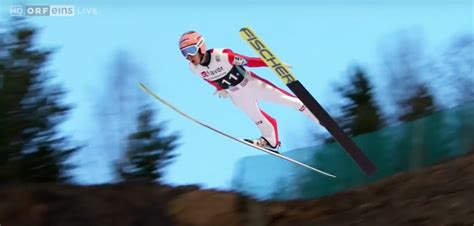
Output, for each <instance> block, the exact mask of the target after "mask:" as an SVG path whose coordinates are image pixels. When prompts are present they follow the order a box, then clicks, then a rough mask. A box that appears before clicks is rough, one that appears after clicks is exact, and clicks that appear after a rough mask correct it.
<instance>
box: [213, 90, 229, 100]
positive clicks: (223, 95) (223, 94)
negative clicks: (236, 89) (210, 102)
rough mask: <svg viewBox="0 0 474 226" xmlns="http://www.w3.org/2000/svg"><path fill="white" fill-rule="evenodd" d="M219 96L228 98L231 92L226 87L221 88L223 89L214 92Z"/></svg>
mask: <svg viewBox="0 0 474 226" xmlns="http://www.w3.org/2000/svg"><path fill="white" fill-rule="evenodd" d="M216 94H217V96H218V97H219V98H227V97H229V93H228V92H227V91H226V90H225V89H221V90H216V91H215V92H214V95H216Z"/></svg>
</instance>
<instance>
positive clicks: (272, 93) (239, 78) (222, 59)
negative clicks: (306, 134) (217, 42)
mask: <svg viewBox="0 0 474 226" xmlns="http://www.w3.org/2000/svg"><path fill="white" fill-rule="evenodd" d="M244 66H247V67H266V66H267V65H266V64H265V62H264V61H263V60H262V59H260V58H253V57H247V56H243V55H240V54H237V53H234V52H232V50H230V49H210V50H207V54H205V59H204V60H203V61H202V63H201V64H199V65H194V64H192V63H189V67H190V69H191V71H192V72H193V73H194V74H196V75H199V76H200V77H201V78H202V79H204V80H205V81H207V82H208V83H210V84H211V85H213V86H214V87H215V88H216V89H217V90H225V91H227V92H228V94H229V96H230V98H231V100H232V102H233V103H234V105H235V106H237V107H238V108H239V109H240V110H242V111H243V112H244V113H245V114H247V115H248V117H250V119H252V121H253V122H254V123H255V124H256V125H257V127H258V128H259V129H260V132H261V134H262V137H263V138H265V139H266V140H267V142H268V143H269V144H270V145H271V146H274V147H275V146H277V144H278V143H279V139H278V128H277V122H276V120H275V119H274V118H273V117H271V116H270V115H268V114H267V113H265V112H264V111H263V110H261V109H260V108H259V106H258V102H259V101H261V100H263V101H269V102H273V103H277V104H281V105H285V106H288V107H291V108H293V109H296V110H298V111H301V112H303V113H304V114H306V115H307V116H308V117H309V118H311V119H312V120H313V121H315V122H316V123H318V124H319V121H318V119H317V118H316V117H314V115H313V114H312V113H311V112H310V111H309V110H308V109H307V108H306V107H305V106H304V105H303V103H302V102H301V101H300V100H299V99H298V98H297V97H295V96H293V95H292V94H290V93H288V92H286V91H284V90H282V89H280V88H278V87H277V86H275V85H273V84H272V83H270V82H269V81H267V80H265V79H263V78H261V77H259V76H257V75H256V74H255V73H253V72H251V71H249V70H247V69H246V68H244Z"/></svg>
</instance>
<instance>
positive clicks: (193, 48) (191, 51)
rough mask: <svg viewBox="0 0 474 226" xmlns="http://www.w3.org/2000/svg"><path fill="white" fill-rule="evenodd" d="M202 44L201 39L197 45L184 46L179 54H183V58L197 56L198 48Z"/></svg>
mask: <svg viewBox="0 0 474 226" xmlns="http://www.w3.org/2000/svg"><path fill="white" fill-rule="evenodd" d="M203 43H204V40H203V39H202V38H201V39H200V40H199V42H198V43H196V44H194V45H190V46H186V47H184V48H182V49H181V54H183V56H184V57H188V55H189V56H194V55H196V54H197V52H198V51H199V48H201V45H202V44H203Z"/></svg>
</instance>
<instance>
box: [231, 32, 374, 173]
mask: <svg viewBox="0 0 474 226" xmlns="http://www.w3.org/2000/svg"><path fill="white" fill-rule="evenodd" d="M240 36H241V37H242V39H244V40H245V41H246V42H247V43H248V44H249V45H250V47H252V49H253V50H254V51H255V52H256V53H257V54H258V55H260V56H261V58H262V59H263V60H264V61H265V63H266V64H267V65H268V66H269V67H270V68H271V69H272V71H273V72H274V73H275V74H277V75H278V77H279V78H280V79H281V80H282V81H283V83H285V84H286V85H287V86H288V88H290V90H291V91H292V92H293V93H294V94H295V95H296V96H297V97H298V98H299V99H300V100H301V102H303V104H304V105H305V106H306V107H307V108H308V109H309V110H310V112H311V113H312V114H313V115H314V116H315V117H316V118H318V120H319V121H320V123H321V125H322V126H324V127H325V128H326V129H327V131H328V132H329V133H330V134H331V135H332V136H333V137H334V139H336V141H338V142H339V144H340V145H341V146H342V147H343V148H344V150H345V151H346V152H347V153H348V154H349V156H350V157H351V158H352V159H353V160H354V161H355V162H356V163H357V165H358V166H359V167H360V168H361V169H362V170H363V171H364V173H365V174H367V175H369V176H370V175H372V174H373V173H374V172H375V171H376V170H377V168H376V166H375V165H374V163H373V162H372V161H370V159H369V158H368V157H367V156H366V155H365V154H364V153H363V152H362V151H361V150H360V149H359V147H357V145H356V144H355V143H354V142H353V141H352V139H351V138H350V137H349V136H348V135H347V134H346V133H345V132H344V131H343V130H342V129H341V128H340V127H339V126H338V125H337V123H336V122H335V121H334V119H333V118H332V117H331V116H330V115H329V114H328V113H327V112H326V110H324V108H323V107H322V106H321V105H320V104H319V103H318V102H317V101H316V99H315V98H314V97H313V96H312V95H311V93H309V91H308V90H307V89H306V88H305V87H304V86H303V84H301V82H300V81H298V80H297V79H296V77H295V76H294V75H293V74H292V73H291V71H290V69H289V68H288V66H287V65H285V64H283V63H282V61H281V60H280V59H279V58H278V57H277V56H276V55H275V54H274V53H273V52H272V51H271V50H270V49H269V48H268V47H267V46H266V45H265V44H264V43H263V41H262V40H261V39H260V38H259V37H258V36H257V35H256V34H255V32H254V31H252V29H250V28H248V27H244V28H242V29H240Z"/></svg>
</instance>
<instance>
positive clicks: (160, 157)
mask: <svg viewBox="0 0 474 226" xmlns="http://www.w3.org/2000/svg"><path fill="white" fill-rule="evenodd" d="M153 115H154V111H153V110H151V109H150V108H145V109H144V110H143V111H142V112H140V114H139V116H138V119H137V125H138V126H137V131H136V132H134V133H132V134H131V135H130V136H129V137H128V145H127V151H126V161H125V162H122V163H119V164H117V167H116V168H117V172H118V174H119V176H120V177H121V178H122V179H123V180H125V181H131V180H143V181H149V182H152V181H158V182H159V181H160V179H162V177H163V175H164V174H163V170H164V168H165V167H166V166H167V165H169V164H170V163H171V162H172V160H173V159H174V158H175V157H176V155H175V154H174V153H173V151H174V149H175V148H176V147H177V144H176V142H177V140H178V139H179V135H176V134H174V135H164V134H163V133H164V132H165V129H166V128H165V126H164V124H163V123H161V124H159V125H153Z"/></svg>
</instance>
